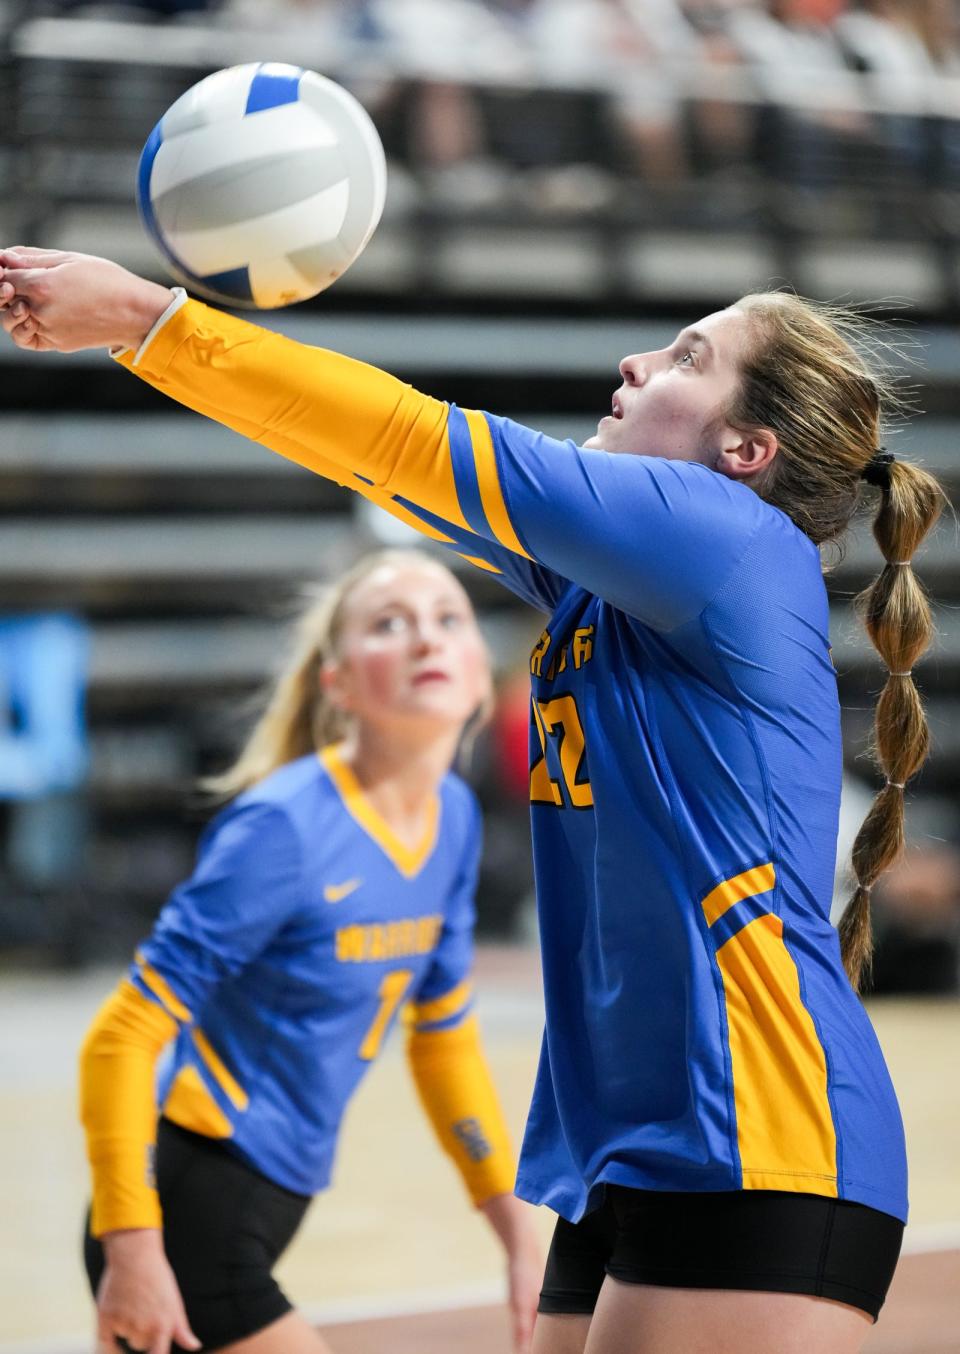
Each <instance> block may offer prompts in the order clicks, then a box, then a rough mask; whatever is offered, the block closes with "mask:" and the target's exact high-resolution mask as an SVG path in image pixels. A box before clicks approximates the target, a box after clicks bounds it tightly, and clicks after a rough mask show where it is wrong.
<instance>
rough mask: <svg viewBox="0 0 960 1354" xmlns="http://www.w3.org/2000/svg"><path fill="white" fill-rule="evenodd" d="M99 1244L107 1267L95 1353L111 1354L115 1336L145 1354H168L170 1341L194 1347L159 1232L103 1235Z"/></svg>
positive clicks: (145, 1230)
mask: <svg viewBox="0 0 960 1354" xmlns="http://www.w3.org/2000/svg"><path fill="white" fill-rule="evenodd" d="M102 1240H103V1247H104V1253H105V1255H106V1261H107V1266H106V1269H105V1270H104V1272H103V1278H102V1279H101V1280H100V1287H99V1289H98V1290H97V1346H98V1354H115V1351H117V1350H118V1349H119V1345H118V1344H117V1340H116V1337H117V1336H122V1337H123V1338H124V1339H125V1340H126V1342H127V1344H128V1345H129V1346H130V1347H131V1349H142V1350H147V1351H149V1354H170V1345H171V1343H176V1344H178V1345H181V1346H182V1347H183V1348H184V1349H199V1348H200V1341H199V1340H198V1339H197V1337H196V1336H195V1335H194V1333H193V1331H192V1330H191V1329H190V1323H189V1321H188V1320H187V1313H186V1311H185V1309H184V1306H183V1298H182V1297H181V1296H180V1289H179V1288H178V1287H177V1281H176V1279H175V1278H174V1274H173V1270H172V1269H171V1268H170V1264H169V1262H168V1260H167V1257H166V1255H165V1254H164V1251H163V1239H162V1236H161V1234H160V1232H158V1231H156V1230H155V1229H154V1228H141V1229H136V1230H131V1231H118V1232H107V1233H106V1234H105V1236H104V1237H103V1238H102Z"/></svg>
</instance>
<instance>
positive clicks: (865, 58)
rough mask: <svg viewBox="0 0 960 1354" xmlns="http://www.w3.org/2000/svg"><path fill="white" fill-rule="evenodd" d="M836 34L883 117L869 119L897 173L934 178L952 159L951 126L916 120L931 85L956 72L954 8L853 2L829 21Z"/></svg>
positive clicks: (936, 0)
mask: <svg viewBox="0 0 960 1354" xmlns="http://www.w3.org/2000/svg"><path fill="white" fill-rule="evenodd" d="M836 31H837V34H838V37H839V39H840V41H841V43H842V45H843V47H844V49H845V51H846V53H847V57H848V60H849V61H850V64H851V65H852V66H853V68H854V69H855V70H858V71H861V72H863V74H864V77H865V79H866V80H867V82H868V88H869V89H870V92H871V93H872V94H873V96H874V97H875V98H876V99H878V100H879V101H880V102H881V103H882V104H883V105H887V106H888V108H889V111H887V112H883V113H880V114H879V115H878V118H877V122H878V127H879V129H880V134H881V136H882V138H883V141H884V144H885V145H886V146H887V148H888V149H889V150H890V151H891V152H892V153H893V154H894V155H895V156H896V157H897V162H898V163H897V167H898V168H903V167H908V168H911V169H913V170H915V171H919V172H920V173H921V175H922V177H925V178H927V179H930V180H934V179H937V178H939V177H940V170H941V168H942V166H943V163H944V161H945V160H947V161H951V160H952V161H956V159H957V158H958V155H957V153H958V149H960V146H958V138H957V135H956V130H955V124H954V123H953V122H952V121H951V120H945V119H939V118H931V119H926V118H924V117H923V116H922V114H923V112H924V111H925V109H926V107H927V104H928V98H929V90H930V82H931V79H932V78H935V77H936V76H938V75H940V74H947V73H951V72H953V71H955V70H956V67H957V64H958V48H957V39H956V13H955V6H954V5H953V4H952V3H949V0H860V3H859V4H857V5H856V6H855V7H854V8H853V9H852V10H851V11H849V12H848V13H845V14H842V15H841V16H840V18H839V19H838V20H837V25H836Z"/></svg>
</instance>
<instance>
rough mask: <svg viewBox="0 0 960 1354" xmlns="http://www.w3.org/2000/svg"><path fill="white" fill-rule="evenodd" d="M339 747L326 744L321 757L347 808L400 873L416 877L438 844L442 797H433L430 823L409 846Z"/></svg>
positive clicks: (429, 812) (428, 816)
mask: <svg viewBox="0 0 960 1354" xmlns="http://www.w3.org/2000/svg"><path fill="white" fill-rule="evenodd" d="M339 748H340V745H339V744H331V745H330V746H329V747H325V748H324V749H323V751H322V752H321V753H320V760H321V762H322V763H323V765H324V766H325V767H326V768H327V770H328V771H329V773H330V777H331V779H332V780H333V783H334V785H335V786H336V787H337V790H338V792H339V794H340V798H341V799H342V800H343V804H344V808H345V809H346V810H347V812H348V813H349V814H350V816H351V817H352V818H354V819H355V820H356V822H358V823H359V824H360V826H361V827H362V828H363V830H364V832H366V833H367V834H368V836H370V837H372V838H373V840H374V841H375V842H376V843H377V845H378V846H379V847H380V848H381V850H382V851H383V852H384V853H385V854H386V855H387V856H389V858H390V859H391V860H392V861H393V863H394V865H395V866H396V867H397V869H398V870H399V871H400V873H401V874H402V875H406V877H407V878H408V879H410V878H412V877H413V876H414V875H415V874H417V873H419V871H420V869H421V867H422V866H423V865H424V864H425V863H426V860H427V858H428V856H429V855H430V853H431V852H432V851H433V848H434V846H435V845H436V841H437V828H438V826H439V822H440V801H439V799H438V798H437V797H436V795H434V797H433V799H432V800H431V803H430V808H429V810H428V814H427V824H426V827H425V829H424V833H423V836H422V837H421V839H420V842H419V844H418V845H417V846H414V847H410V846H407V845H406V843H405V842H402V841H401V840H400V838H399V837H398V836H397V834H396V833H395V832H394V831H393V829H392V828H391V827H390V825H389V823H387V822H386V821H385V820H384V819H383V818H382V817H381V816H380V814H379V813H378V812H377V811H376V809H375V808H374V807H373V805H372V804H371V803H370V802H369V801H368V799H367V797H366V796H365V795H364V793H363V790H362V789H361V787H360V782H359V781H358V780H357V778H356V776H355V775H354V774H353V770H352V768H351V767H349V766H347V764H346V762H345V761H344V760H343V758H342V757H341V755H340V750H339Z"/></svg>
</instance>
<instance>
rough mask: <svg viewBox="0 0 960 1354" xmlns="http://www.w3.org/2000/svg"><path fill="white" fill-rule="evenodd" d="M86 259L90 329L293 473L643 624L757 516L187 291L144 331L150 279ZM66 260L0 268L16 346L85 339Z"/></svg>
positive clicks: (740, 504)
mask: <svg viewBox="0 0 960 1354" xmlns="http://www.w3.org/2000/svg"><path fill="white" fill-rule="evenodd" d="M66 257H67V259H68V260H70V259H71V258H72V257H76V256H66ZM2 262H3V256H2V255H0V265H2ZM35 262H36V260H35ZM41 262H42V261H41ZM94 264H95V265H96V268H97V269H98V270H99V274H98V275H100V276H102V277H103V279H104V291H105V294H106V295H107V296H108V299H109V303H110V306H111V307H112V308H113V310H115V311H116V312H117V314H118V322H117V332H116V334H113V333H112V332H111V331H110V326H109V325H107V324H106V323H105V321H103V320H101V321H99V322H98V325H94V324H93V322H92V321H90V326H91V332H96V334H97V336H98V338H97V341H98V342H100V343H104V342H116V343H124V344H127V345H128V347H129V348H130V349H133V348H134V346H135V345H136V343H137V341H138V340H142V339H143V338H144V336H145V335H146V334H149V335H150V341H149V342H148V343H146V344H143V345H142V346H141V347H140V349H138V350H137V351H136V352H134V351H129V352H127V353H126V354H125V355H124V356H122V357H121V358H120V360H121V361H122V362H123V363H124V365H126V366H128V367H130V368H131V370H133V371H135V372H136V374H137V375H139V376H140V377H141V378H142V379H144V380H146V381H147V382H149V383H150V384H151V385H153V386H154V387H156V388H157V389H158V390H161V391H163V392H164V393H166V394H168V395H170V396H171V397H172V398H174V399H176V400H178V401H179V402H180V403H182V404H185V405H187V406H188V407H190V408H194V409H199V410H202V411H203V412H204V413H207V414H208V415H209V416H211V417H213V418H216V419H217V420H218V421H219V422H221V423H224V424H225V425H226V426H228V427H232V428H235V429H237V430H238V431H241V432H244V433H245V434H246V435H247V436H252V437H254V438H255V440H257V441H260V442H263V443H264V445H266V446H269V447H272V448H273V449H275V450H277V451H279V452H281V454H283V455H285V456H290V457H292V458H293V459H295V460H296V461H298V462H299V463H300V464H302V465H304V466H306V467H307V468H308V469H311V470H315V471H318V472H319V473H321V474H328V473H330V467H331V466H334V467H337V468H338V473H337V476H336V477H337V478H340V479H341V482H343V483H346V484H349V485H351V486H357V485H360V484H364V485H367V486H369V487H372V488H373V489H375V490H377V491H379V492H380V493H383V494H386V495H389V496H390V497H391V498H392V499H394V500H395V501H396V502H397V503H398V504H400V505H401V506H403V507H404V508H405V509H409V510H410V511H412V512H413V513H414V515H415V516H417V517H418V518H420V519H421V520H425V521H427V522H428V523H431V522H432V523H434V524H436V523H445V524H448V527H449V529H450V530H452V531H455V532H457V533H461V534H465V537H466V538H470V537H472V538H473V539H475V540H477V541H478V542H480V543H486V547H490V546H492V547H495V548H496V549H497V550H498V551H502V552H504V554H505V556H507V557H512V558H515V559H518V560H521V561H525V562H526V563H527V564H533V565H534V566H535V567H540V568H545V570H546V571H547V572H548V573H549V575H550V576H551V577H554V578H565V579H570V580H572V581H574V582H576V583H578V584H580V585H581V586H582V587H584V588H585V589H586V590H587V591H589V592H592V593H595V594H597V595H599V596H601V597H603V598H605V599H606V600H608V601H610V602H613V603H614V604H615V605H616V606H618V607H620V608H621V609H622V610H624V611H627V612H628V613H630V614H632V615H634V616H635V617H637V618H638V619H639V620H641V621H643V622H644V623H646V624H648V625H651V626H653V627H654V628H656V629H661V630H671V629H673V628H675V627H676V626H678V625H681V624H683V623H684V622H685V621H688V620H692V619H693V618H695V617H696V616H697V615H698V614H699V613H700V612H701V611H702V610H703V609H704V607H705V606H706V605H707V604H708V603H709V601H710V600H711V598H712V597H713V596H714V594H715V593H716V592H717V591H719V590H720V588H721V587H722V586H723V585H724V583H725V582H726V581H727V579H728V578H729V576H730V575H731V574H732V572H733V571H734V568H735V566H736V564H737V563H738V561H739V560H740V559H741V558H742V556H743V554H744V553H745V552H746V550H747V548H748V546H749V543H750V538H751V537H752V536H753V534H754V531H755V530H756V529H757V527H758V525H759V522H760V521H761V519H762V515H763V512H764V508H763V505H762V504H761V502H760V499H759V498H758V496H757V495H756V494H754V493H752V491H751V490H749V489H748V488H746V487H745V486H744V485H741V484H736V483H734V482H732V481H731V480H728V479H727V478H726V477H725V476H723V475H720V474H717V473H716V472H714V471H712V470H709V469H707V468H706V467H705V466H701V465H697V464H690V463H686V462H677V461H670V460H661V459H659V458H656V457H649V456H630V455H615V454H611V453H608V452H603V451H595V450H584V449H582V448H578V447H576V446H575V445H574V444H573V443H572V442H557V441H554V440H553V439H551V438H548V437H544V436H543V435H542V434H539V433H535V432H533V431H531V430H530V429H528V428H524V427H522V426H521V425H519V424H516V423H513V422H511V421H510V420H508V419H502V418H495V417H492V416H489V415H486V414H483V413H479V412H476V411H462V410H458V409H456V408H454V407H452V406H449V405H446V404H444V403H442V402H441V401H439V400H435V399H432V398H430V397H429V396H426V395H423V394H421V393H419V392H418V391H416V390H413V389H412V388H411V387H410V386H407V385H404V384H403V383H402V382H400V381H398V380H396V379H395V378H394V377H392V376H389V375H387V374H386V373H385V372H382V371H378V370H377V369H376V368H373V367H369V366H366V365H365V364H363V363H361V362H355V361H353V360H352V359H350V358H346V357H343V356H341V355H340V354H337V353H332V352H328V351H325V350H323V349H319V348H312V347H308V346H305V345H303V344H299V343H295V342H293V341H292V340H290V339H287V338H284V337H283V336H282V335H279V334H274V333H271V332H269V331H267V330H264V329H261V328H259V327H258V326H256V325H253V324H249V323H248V322H246V321H244V320H238V319H235V318H233V317H231V316H228V315H225V314H222V313H221V312H219V311H216V310H212V309H211V308H210V307H208V306H204V305H202V304H200V303H199V302H196V301H190V302H187V304H185V305H183V306H181V307H180V308H179V309H178V310H177V311H176V313H175V314H172V315H170V316H169V318H167V319H166V321H165V322H164V323H163V324H162V325H160V326H158V327H157V329H156V331H155V332H151V327H152V326H148V324H147V322H148V321H151V320H152V322H153V323H155V322H156V314H155V307H156V305H157V304H158V301H157V298H156V296H155V294H154V293H152V292H151V293H150V294H149V295H148V293H147V292H146V291H145V290H143V288H144V287H147V286H151V285H152V284H144V283H142V282H141V281H140V279H131V281H130V283H129V295H128V294H127V292H126V291H125V290H124V286H123V285H121V283H120V281H119V280H118V279H117V277H116V274H115V273H113V272H109V273H107V272H104V271H103V270H104V269H110V268H112V265H108V264H104V263H103V261H102V260H99V261H98V260H94V261H92V263H91V265H90V268H91V273H92V271H93V265H94ZM82 268H83V265H77V264H76V263H75V262H72V261H67V262H65V263H62V264H50V263H49V260H48V265H47V267H46V269H44V267H42V266H38V267H36V268H32V269H30V268H28V269H25V270H24V273H23V274H22V275H21V277H24V276H25V277H26V279H27V280H26V281H25V282H23V281H17V278H18V274H17V270H16V269H11V270H9V271H7V272H5V273H4V277H3V279H0V304H2V303H3V298H4V296H6V295H7V293H6V292H5V291H4V290H2V288H3V284H4V282H6V281H8V280H10V279H12V280H13V281H15V282H17V291H18V294H20V293H21V292H22V293H23V295H24V296H25V297H26V299H27V301H28V302H29V310H28V312H27V314H26V316H25V317H20V318H19V319H18V314H19V312H18V311H17V309H16V305H17V303H15V304H14V310H13V312H12V313H11V314H10V315H8V316H7V317H5V319H4V324H5V327H7V328H8V329H9V330H10V332H11V333H12V334H13V337H14V339H15V341H17V342H21V343H23V344H24V345H25V346H31V345H33V346H40V347H43V346H58V347H63V346H71V347H77V346H84V345H83V343H81V342H80V339H81V338H82V337H83V335H84V332H85V331H84V318H83V314H82V312H80V311H79V309H78V306H77V304H76V301H75V300H74V299H72V298H73V297H74V296H75V295H77V294H80V293H84V295H85V299H86V300H89V299H90V297H89V278H86V280H84V279H82V278H81V272H82ZM71 270H72V271H71ZM118 271H119V272H120V273H121V276H122V277H130V275H129V274H123V273H122V270H118ZM38 289H39V292H38ZM167 295H169V294H167ZM118 298H119V299H118ZM133 316H136V317H137V322H136V324H134V323H133V322H132V317H133ZM120 318H122V319H123V324H122V325H121V324H120ZM25 326H27V328H26V329H25ZM121 330H122V331H123V332H121ZM134 331H135V332H134ZM104 335H106V337H104ZM87 346H90V345H87ZM767 511H768V510H767ZM705 561H706V562H707V566H708V567H705Z"/></svg>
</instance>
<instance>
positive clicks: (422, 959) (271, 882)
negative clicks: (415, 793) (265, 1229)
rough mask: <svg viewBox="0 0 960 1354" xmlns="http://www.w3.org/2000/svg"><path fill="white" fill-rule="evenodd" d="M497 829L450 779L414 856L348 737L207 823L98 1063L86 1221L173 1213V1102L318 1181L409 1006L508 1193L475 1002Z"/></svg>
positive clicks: (270, 1170)
mask: <svg viewBox="0 0 960 1354" xmlns="http://www.w3.org/2000/svg"><path fill="white" fill-rule="evenodd" d="M480 838H481V828H480V819H479V812H478V809H477V806H476V801H475V799H474V797H473V794H472V793H471V791H470V790H469V789H468V788H467V786H466V785H465V784H464V783H463V782H462V781H461V780H459V779H458V778H457V777H456V776H454V775H448V776H446V777H445V778H444V780H443V781H442V783H441V786H440V790H439V794H438V796H437V798H436V800H435V801H434V804H433V808H432V814H431V817H430V821H429V823H428V825H427V829H426V832H425V835H424V838H423V840H422V842H421V843H420V844H419V845H418V846H417V847H416V848H415V849H411V848H410V847H408V846H406V845H405V844H404V843H403V842H401V841H399V840H398V839H397V837H396V836H395V835H394V834H393V833H392V832H391V830H390V828H389V826H388V825H387V824H386V823H385V822H384V820H383V819H382V818H381V817H380V816H379V815H378V814H377V813H376V811H375V810H374V809H373V807H372V806H371V804H370V803H369V801H368V800H367V799H366V798H365V797H364V795H363V793H362V791H361V789H360V787H359V785H358V784H357V782H356V779H355V777H354V776H353V773H352V772H351V770H350V768H349V766H348V765H347V764H346V763H345V762H344V761H343V759H342V758H341V756H340V755H339V752H338V749H337V748H336V747H330V748H327V749H325V750H324V752H323V753H322V754H321V755H320V756H319V757H317V756H308V757H303V758H300V759H299V760H297V761H294V762H291V763H289V764H288V765H287V766H284V767H281V768H280V770H278V771H275V772H274V773H273V774H272V775H270V776H269V777H267V778H266V779H265V780H264V781H262V782H261V783H259V784H258V785H256V786H254V787H253V788H252V789H250V790H248V791H246V792H245V793H244V794H242V795H240V796H239V797H238V798H237V799H235V800H234V801H233V802H232V803H231V804H229V805H228V806H227V807H226V808H225V809H224V810H223V811H222V812H221V813H220V814H219V815H218V816H217V817H216V818H215V819H214V820H213V822H212V823H211V824H210V826H209V827H208V828H207V830H206V832H205V833H204V835H203V838H202V840H201V844H200V851H199V858H198V862H197V865H196V868H195V870H194V872H193V874H192V875H191V877H190V878H189V879H188V880H187V881H186V882H185V883H183V884H182V885H180V887H178V888H177V889H176V890H174V892H173V894H172V895H171V897H170V899H169V900H168V902H167V904H166V906H165V907H164V909H163V911H162V913H161V915H160V918H159V920H158V922H157V925H156V926H155V928H154V930H153V932H152V934H151V936H150V938H149V940H148V941H147V942H146V943H145V944H144V946H143V948H142V949H141V950H140V951H139V952H138V953H137V956H136V959H135V961H134V964H133V966H132V968H131V971H130V974H129V977H128V978H127V980H125V982H124V983H123V984H122V985H121V988H120V989H119V990H118V992H117V993H116V994H115V995H114V996H113V997H112V998H111V999H110V1000H109V1001H108V1002H107V1004H106V1005H105V1007H104V1008H103V1010H102V1012H101V1014H100V1016H99V1017H98V1019H97V1021H96V1022H95V1023H94V1026H93V1028H92V1030H91V1032H90V1034H89V1035H88V1038H87V1041H86V1045H85V1050H84V1055H83V1076H82V1078H81V1080H82V1087H83V1118H84V1122H85V1124H86V1127H87V1130H88V1140H89V1144H90V1155H91V1161H92V1165H93V1167H94V1202H93V1213H92V1231H93V1233H94V1235H100V1234H102V1233H103V1232H105V1231H110V1230H113V1229H115V1228H119V1227H144V1226H159V1225H160V1212H161V1210H160V1201H159V1199H158V1198H157V1193H156V1190H155V1189H154V1188H153V1184H152V1181H151V1179H150V1172H149V1158H150V1150H151V1145H152V1143H153V1141H154V1139H155V1124H154V1122H153V1120H154V1117H155V1115H154V1110H153V1095H152V1084H151V1082H152V1077H153V1071H154V1066H155V1062H156V1057H157V1054H158V1053H159V1051H160V1049H161V1047H162V1046H163V1045H164V1044H165V1043H167V1042H168V1041H170V1040H171V1039H173V1040H174V1043H173V1048H172V1057H171V1058H170V1059H169V1062H168V1064H167V1066H166V1067H165V1069H164V1071H163V1074H162V1076H161V1079H160V1087H159V1103H160V1108H161V1111H162V1113H163V1115H164V1116H165V1117H166V1118H167V1119H169V1120H171V1121H172V1122H173V1123H175V1124H178V1125H180V1127H182V1128H186V1129H189V1130H191V1131H193V1132H195V1133H200V1134H203V1135H204V1136H206V1137H209V1138H214V1139H218V1140H223V1141H224V1142H225V1144H226V1145H228V1147H229V1150H230V1151H231V1152H233V1153H235V1154H236V1155H237V1156H239V1157H240V1158H241V1159H242V1160H243V1161H244V1162H246V1163H247V1164H248V1165H250V1166H252V1167H253V1168H254V1169H256V1170H257V1171H259V1172H260V1173H261V1174H262V1175H265V1176H266V1177H267V1178H268V1179H270V1180H272V1181H273V1182H274V1183H275V1184H278V1185H280V1186H282V1187H283V1188H284V1189H287V1190H290V1191H293V1192H294V1193H296V1194H300V1195H309V1194H313V1193H315V1192H317V1191H318V1190H321V1189H323V1188H324V1187H325V1186H326V1185H327V1183H328V1181H329V1179H330V1172H331V1167H332V1164H333V1157H334V1151H335V1147H336V1141H337V1134H338V1130H339V1127H340V1122H341V1119H342V1117H343V1112H344V1109H345V1107H346V1104H347V1101H348V1099H349V1097H350V1095H351V1094H352V1093H353V1091H354V1089H355V1088H356V1086H357V1084H358V1083H359V1081H360V1079H361V1078H362V1077H363V1075H364V1073H365V1072H366V1070H367V1068H368V1067H369V1066H370V1064H371V1063H372V1061H373V1060H374V1059H375V1058H376V1056H377V1054H378V1052H379V1050H380V1048H381V1047H382V1044H383V1041H384V1038H385V1036H386V1034H387V1032H388V1030H389V1029H390V1026H391V1025H392V1023H393V1022H394V1021H395V1019H396V1018H397V1014H398V1012H400V1011H401V1009H403V1011H404V1012H405V1017H406V1023H407V1028H408V1052H409V1055H410V1059H411V1062H412V1066H413V1071H414V1075H415V1078H416V1082H417V1085H418V1088H419V1090H420V1092H421V1095H422V1097H423V1099H424V1102H425V1105H426V1108H427V1110H428V1112H429V1113H430V1116H431V1118H432V1120H433V1123H434V1126H435V1128H436V1130H437V1132H438V1134H439V1136H440V1140H441V1142H442V1144H443V1146H444V1147H445V1148H446V1150H447V1151H448V1152H449V1153H450V1155H451V1156H452V1157H453V1159H454V1162H455V1163H456V1165H457V1166H458V1167H459V1169H460V1171H461V1174H462V1176H463V1178H464V1181H465V1183H466V1185H467V1187H468V1189H469V1191H470V1193H471V1195H472V1197H473V1198H474V1200H475V1201H476V1202H477V1203H482V1202H484V1201H485V1200H486V1199H488V1198H490V1197H492V1196H493V1195H495V1194H501V1193H506V1192H509V1191H510V1190H511V1189H512V1188H513V1182H514V1164H513V1161H512V1157H511V1151H510V1147H509V1143H508V1141H507V1134H506V1129H505V1126H504V1123H503V1118H502V1115H501V1113H500V1110H499V1107H498V1104H497V1101H496V1097H495V1094H494V1092H493V1088H492V1085H491V1083H490V1078H489V1074H488V1072H487V1069H486V1065H485V1063H484V1061H483V1057H482V1054H481V1051H480V1047H479V1037H478V1032H477V1026H476V1019H475V1017H474V1015H473V1014H472V980H471V970H472V960H473V925H474V920H475V913H474V902H473V897H474V889H475V884H476V874H477V867H478V859H479V850H480Z"/></svg>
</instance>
